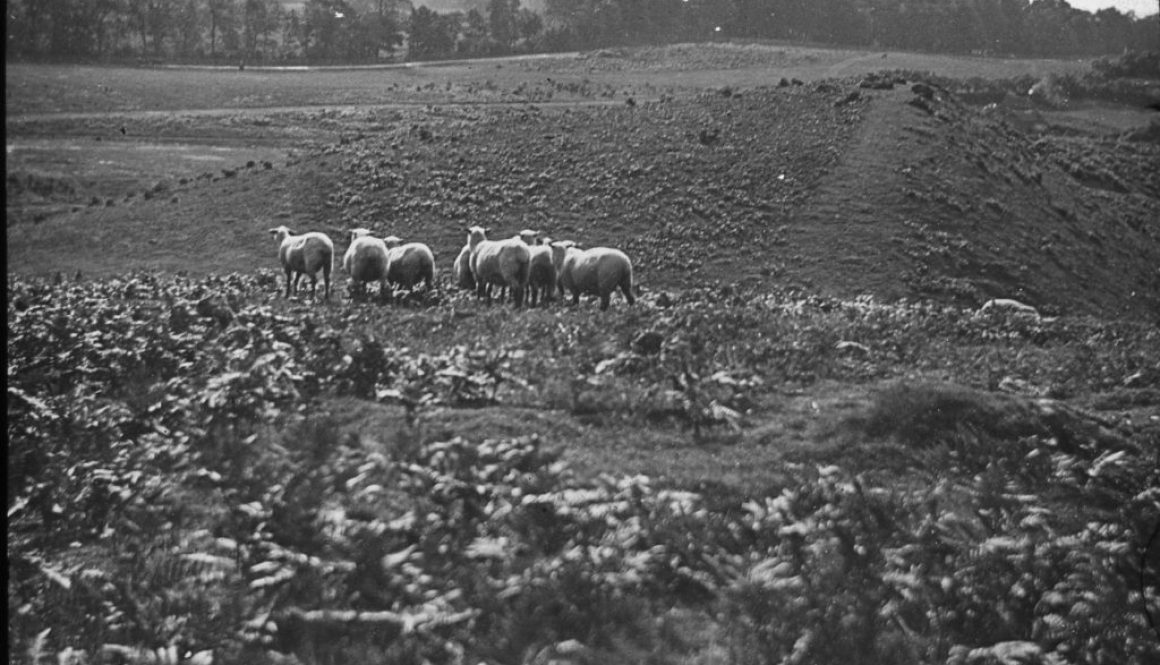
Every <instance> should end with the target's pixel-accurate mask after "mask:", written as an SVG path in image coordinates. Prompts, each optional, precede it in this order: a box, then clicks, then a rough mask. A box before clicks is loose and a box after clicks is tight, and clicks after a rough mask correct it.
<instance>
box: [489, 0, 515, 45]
mask: <svg viewBox="0 0 1160 665" xmlns="http://www.w3.org/2000/svg"><path fill="white" fill-rule="evenodd" d="M519 10H520V0H488V3H487V27H488V31H489V32H490V33H491V39H492V41H493V42H494V43H495V44H496V48H497V51H498V52H500V53H511V51H512V46H513V45H514V44H515V42H516V37H517V36H518V35H519V29H518V27H517V25H516V15H517V14H518V12H519Z"/></svg>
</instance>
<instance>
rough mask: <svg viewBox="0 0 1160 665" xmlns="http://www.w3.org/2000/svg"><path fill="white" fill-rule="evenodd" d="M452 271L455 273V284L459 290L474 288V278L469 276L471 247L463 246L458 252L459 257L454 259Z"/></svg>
mask: <svg viewBox="0 0 1160 665" xmlns="http://www.w3.org/2000/svg"><path fill="white" fill-rule="evenodd" d="M453 270H454V273H455V284H456V285H457V286H459V288H461V289H473V288H475V278H474V277H473V276H472V274H471V245H464V246H463V249H461V250H459V256H457V257H455V264H454V266H453Z"/></svg>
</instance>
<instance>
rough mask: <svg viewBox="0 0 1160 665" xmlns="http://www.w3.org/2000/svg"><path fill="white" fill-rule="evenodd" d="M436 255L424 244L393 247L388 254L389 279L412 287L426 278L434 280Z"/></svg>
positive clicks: (414, 243)
mask: <svg viewBox="0 0 1160 665" xmlns="http://www.w3.org/2000/svg"><path fill="white" fill-rule="evenodd" d="M434 270H435V255H434V254H432V253H431V248H429V247H427V246H426V245H424V244H423V243H418V242H413V243H408V244H406V245H400V246H399V247H392V248H391V249H390V250H389V251H388V252H387V279H388V280H390V281H391V282H394V283H396V284H401V285H403V286H406V287H411V286H414V285H416V284H418V283H419V282H420V281H422V280H423V279H424V278H427V277H430V278H434Z"/></svg>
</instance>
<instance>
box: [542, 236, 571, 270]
mask: <svg viewBox="0 0 1160 665" xmlns="http://www.w3.org/2000/svg"><path fill="white" fill-rule="evenodd" d="M548 246H549V247H551V248H552V265H554V266H556V269H557V270H559V269H560V266H562V265H564V258H565V257H566V256H567V255H568V249H569V248H572V247H575V246H576V243H574V242H572V241H571V240H553V241H551V242H549V243H548Z"/></svg>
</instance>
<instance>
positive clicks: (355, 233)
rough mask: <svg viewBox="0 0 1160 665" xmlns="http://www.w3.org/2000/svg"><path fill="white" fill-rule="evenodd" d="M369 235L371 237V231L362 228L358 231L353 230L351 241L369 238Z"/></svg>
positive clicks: (351, 231)
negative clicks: (364, 237)
mask: <svg viewBox="0 0 1160 665" xmlns="http://www.w3.org/2000/svg"><path fill="white" fill-rule="evenodd" d="M369 235H371V231H370V229H364V228H361V227H360V228H357V229H351V230H350V241H351V242H354V241H355V240H358V239H359V238H361V237H363V236H369Z"/></svg>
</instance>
